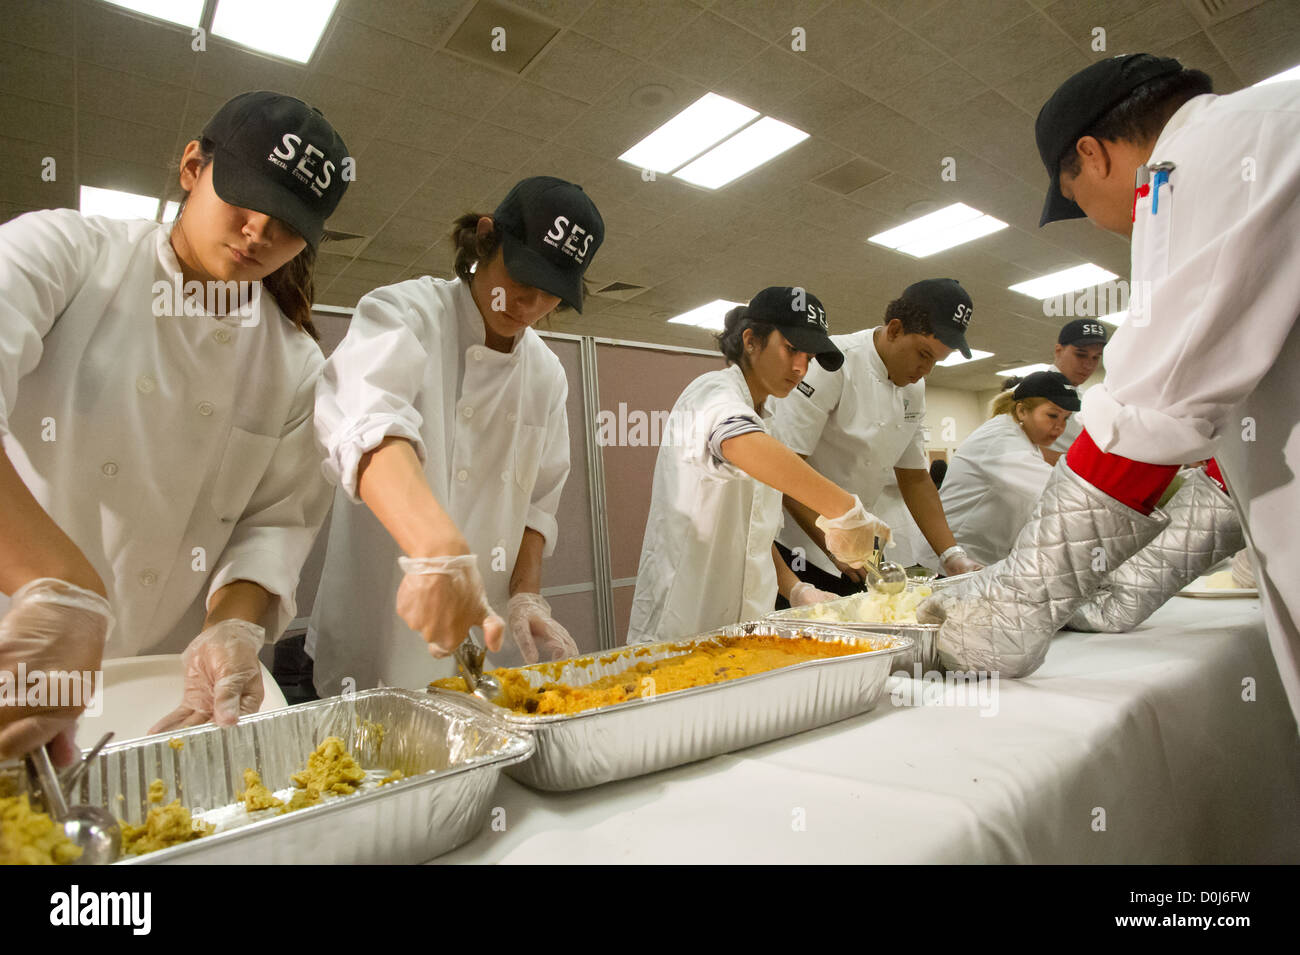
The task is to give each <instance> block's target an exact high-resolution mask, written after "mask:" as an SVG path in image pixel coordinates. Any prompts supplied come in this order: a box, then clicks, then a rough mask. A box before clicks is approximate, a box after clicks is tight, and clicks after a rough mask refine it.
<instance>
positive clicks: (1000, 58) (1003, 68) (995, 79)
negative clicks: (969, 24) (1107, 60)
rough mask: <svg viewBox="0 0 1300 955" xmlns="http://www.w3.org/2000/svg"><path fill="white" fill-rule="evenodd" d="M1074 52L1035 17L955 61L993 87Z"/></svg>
mask: <svg viewBox="0 0 1300 955" xmlns="http://www.w3.org/2000/svg"><path fill="white" fill-rule="evenodd" d="M1077 52H1078V51H1077V49H1076V48H1075V47H1074V46H1073V45H1072V44H1071V43H1070V41H1069V40H1068V39H1067V38H1066V36H1065V34H1063V33H1062V32H1061V30H1060V29H1059V28H1058V27H1057V26H1056V24H1054V23H1053V22H1052V21H1051V20H1049V19H1048V18H1047V17H1045V16H1043V15H1042V14H1039V13H1035V14H1033V15H1032V16H1028V17H1025V18H1024V19H1023V20H1021V21H1019V22H1018V23H1015V24H1014V25H1012V26H1011V27H1009V28H1008V29H1006V30H1004V31H1002V32H1001V33H999V34H998V35H997V36H995V37H992V38H990V39H988V40H985V41H984V42H983V43H978V44H976V45H974V46H970V47H967V48H965V49H963V50H961V52H959V53H958V54H957V57H956V59H957V62H958V63H959V64H961V65H962V66H964V67H965V68H966V69H967V70H969V71H970V72H971V73H973V74H975V75H976V76H977V77H979V78H980V79H981V80H983V81H984V82H985V83H987V84H988V85H990V86H996V85H998V84H999V83H1003V82H1006V81H1007V80H1009V79H1011V78H1012V77H1013V76H1018V75H1019V74H1021V73H1024V72H1025V71H1026V70H1030V69H1032V68H1034V67H1035V66H1038V65H1040V64H1042V63H1045V62H1048V61H1052V62H1056V61H1059V60H1060V59H1061V58H1062V57H1068V56H1072V55H1074V54H1076V53H1077Z"/></svg>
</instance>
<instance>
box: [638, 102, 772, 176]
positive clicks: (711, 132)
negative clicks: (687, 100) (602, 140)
mask: <svg viewBox="0 0 1300 955" xmlns="http://www.w3.org/2000/svg"><path fill="white" fill-rule="evenodd" d="M757 115H758V111H757V110H753V109H750V108H749V107H748V106H742V105H741V104H740V103H737V102H735V101H734V100H729V99H727V98H726V97H725V96H719V95H718V94H717V93H705V94H704V95H703V96H701V97H700V98H699V99H697V100H696V101H695V102H694V103H692V104H691V105H690V106H688V107H686V108H685V109H684V110H682V111H681V112H680V113H678V114H677V115H676V116H674V117H673V118H672V119H670V120H668V122H666V123H664V124H663V125H662V126H660V127H659V128H658V129H656V130H655V131H654V132H653V133H651V134H650V135H649V136H647V137H646V138H645V139H643V140H641V141H640V142H639V143H637V144H636V145H635V146H633V147H632V148H631V149H629V150H628V151H627V152H625V153H623V155H621V156H619V157H618V158H619V159H621V160H623V161H624V162H626V163H631V164H632V165H633V166H639V167H640V168H642V169H653V170H654V171H655V172H672V171H673V170H674V169H676V168H677V167H678V166H680V165H682V163H685V162H688V161H689V160H691V159H692V158H694V157H695V156H698V155H699V154H700V153H702V152H704V150H706V149H708V148H709V147H710V146H712V145H713V144H714V143H717V142H719V141H721V140H723V139H725V138H726V137H728V136H730V135H731V134H732V133H734V132H735V131H736V130H738V129H740V127H742V126H744V125H745V124H746V123H748V122H749V121H750V120H752V119H753V118H754V117H755V116H757Z"/></svg>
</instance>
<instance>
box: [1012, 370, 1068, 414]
mask: <svg viewBox="0 0 1300 955" xmlns="http://www.w3.org/2000/svg"><path fill="white" fill-rule="evenodd" d="M1012 394H1013V396H1014V397H1015V399H1016V401H1023V400H1024V399H1025V398H1046V399H1047V400H1048V401H1050V402H1052V403H1053V404H1056V405H1059V406H1060V407H1062V408H1064V409H1065V410H1066V411H1078V410H1079V408H1080V407H1081V404H1080V401H1079V390H1078V389H1077V388H1075V387H1074V385H1072V384H1070V382H1069V380H1068V379H1067V378H1066V377H1065V376H1064V375H1063V374H1061V373H1060V372H1059V371H1036V372H1034V373H1033V374H1032V375H1026V376H1025V378H1024V380H1023V381H1021V382H1020V384H1018V385H1016V390H1015V391H1014V392H1013V393H1012Z"/></svg>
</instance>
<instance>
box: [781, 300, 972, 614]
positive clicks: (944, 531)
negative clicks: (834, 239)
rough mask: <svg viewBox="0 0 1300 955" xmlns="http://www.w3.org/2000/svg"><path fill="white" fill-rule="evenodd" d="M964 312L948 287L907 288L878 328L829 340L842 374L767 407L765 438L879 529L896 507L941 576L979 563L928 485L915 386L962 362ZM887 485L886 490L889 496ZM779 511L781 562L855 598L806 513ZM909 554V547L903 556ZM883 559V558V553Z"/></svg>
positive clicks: (809, 380) (811, 376) (791, 504)
mask: <svg viewBox="0 0 1300 955" xmlns="http://www.w3.org/2000/svg"><path fill="white" fill-rule="evenodd" d="M973 311H974V306H973V303H972V302H971V297H970V295H969V294H968V293H967V292H966V290H965V289H964V288H962V286H961V283H960V282H958V281H957V280H956V279H949V278H934V279H922V280H921V281H919V282H914V283H912V284H911V285H909V286H908V287H907V288H905V289H903V291H902V294H901V295H899V297H898V298H896V299H894V300H893V301H891V302H890V303H889V304H888V305H887V306H886V307H885V315H884V318H885V321H884V324H882V325H878V326H876V327H874V328H869V329H866V330H864V331H860V332H853V333H852V334H849V335H836V336H835V338H834V339H833V341H834V342H835V345H836V347H837V348H839V349H840V350H841V351H843V353H844V367H843V368H842V369H840V370H839V371H838V372H834V373H832V372H829V371H827V370H825V369H824V368H811V369H809V372H808V376H807V377H806V378H805V379H804V380H803V381H802V382H800V384H799V387H798V388H797V389H796V390H795V391H792V392H791V393H790V395H789V397H787V398H784V399H783V400H781V401H777V402H774V414H775V417H774V431H773V433H774V434H775V435H776V436H777V437H778V438H779V439H780V440H781V441H783V442H785V443H786V444H788V445H789V446H790V447H791V448H793V449H794V450H795V451H796V452H797V453H799V454H801V455H803V456H805V457H806V458H807V460H808V463H809V464H810V465H811V466H812V467H813V468H814V469H816V470H817V471H819V472H821V473H823V474H825V475H826V476H827V477H828V478H830V479H831V480H832V481H835V482H836V483H837V484H839V485H841V486H842V487H845V488H848V489H849V490H851V491H852V492H853V493H855V494H857V495H858V496H859V497H861V498H862V500H863V501H864V502H866V503H867V505H868V506H869V507H871V508H872V510H873V511H879V513H880V516H881V517H882V519H884V520H885V521H889V520H890V515H891V514H894V513H896V512H897V511H898V510H901V509H903V508H905V509H906V511H907V514H908V515H910V519H911V520H912V521H913V522H914V523H915V526H916V528H917V530H918V531H919V534H918V535H916V536H921V537H923V539H924V540H925V541H927V542H928V543H929V544H930V546H931V547H932V548H934V549H935V550H936V551H937V552H938V553H939V555H940V558H941V559H940V564H941V566H942V569H943V572H944V573H945V574H947V575H949V576H953V575H956V574H963V573H968V572H970V571H973V570H977V569H978V568H979V566H980V565H979V564H978V563H977V562H976V561H974V560H973V559H972V558H971V557H970V555H968V554H967V553H966V551H965V549H964V548H963V547H962V546H961V545H960V544H959V543H957V539H956V538H955V537H954V536H953V532H952V530H951V528H950V527H949V526H948V521H947V519H946V518H945V517H944V513H943V506H942V504H941V503H940V501H939V494H938V492H937V491H936V489H935V486H934V482H933V481H931V480H930V472H929V460H928V458H927V457H926V452H925V437H924V433H923V431H922V427H923V425H924V424H925V378H926V376H927V375H929V374H930V372H932V371H933V370H934V367H935V365H936V364H938V363H939V362H941V361H943V360H944V359H945V358H947V357H948V356H949V355H950V354H952V352H953V351H959V352H961V353H962V354H963V355H965V356H966V357H967V358H969V357H970V354H971V352H970V346H969V345H968V344H967V343H966V329H967V327H968V325H969V324H970V320H971V316H972V314H973ZM894 483H896V485H897V491H896V492H894V491H891V490H889V488H890V486H891V484H894ZM882 492H883V493H882ZM785 505H786V509H787V511H788V512H789V515H790V520H788V521H787V522H786V523H785V526H784V529H783V530H782V532H781V536H780V547H781V554H782V556H783V557H784V558H785V560H786V561H788V562H790V563H791V566H792V567H794V570H795V572H796V573H798V574H799V575H800V576H801V577H802V578H803V579H804V580H807V581H809V582H811V583H813V584H815V585H816V586H817V587H819V588H822V589H825V590H826V591H828V592H833V593H837V594H849V593H854V592H856V591H859V590H861V589H862V585H863V583H864V581H865V575H864V574H863V573H862V572H861V571H860V570H855V569H853V568H849V567H844V566H842V563H837V562H835V561H833V560H832V558H831V555H829V554H827V553H826V550H825V548H824V547H823V546H822V541H821V536H822V535H821V534H820V533H819V532H818V530H817V528H816V526H815V521H814V518H815V517H816V515H815V514H810V513H809V512H808V510H807V509H806V508H805V507H802V506H801V505H800V504H799V502H798V501H794V500H789V499H787V500H786V502H785ZM882 507H883V508H887V510H880V509H881V508H882ZM910 536H913V535H911V534H909V537H910ZM916 549H919V547H915V546H914V547H911V548H909V556H911V552H912V551H914V550H916ZM885 556H886V557H887V558H889V557H891V555H890V552H889V551H888V550H887V551H886V553H885ZM909 563H910V561H909Z"/></svg>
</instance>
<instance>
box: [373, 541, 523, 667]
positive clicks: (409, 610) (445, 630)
mask: <svg viewBox="0 0 1300 955" xmlns="http://www.w3.org/2000/svg"><path fill="white" fill-rule="evenodd" d="M397 563H398V565H400V566H401V568H402V571H403V572H404V573H405V574H406V576H405V577H404V578H402V583H401V584H400V585H399V586H398V588H397V615H398V616H399V617H401V618H402V620H404V621H405V622H406V625H407V626H408V627H410V628H411V629H412V630H414V631H415V632H416V633H418V634H419V635H420V636H422V637H424V640H425V642H426V643H428V644H429V653H430V654H431V655H433V656H435V657H445V656H447V655H448V654H450V653H451V652H452V651H453V650H455V649H456V648H457V647H458V646H460V645H461V643H463V642H464V640H465V638H466V637H467V636H468V635H469V628H470V627H482V628H483V640H484V643H485V644H486V646H487V648H488V649H489V650H491V651H492V652H494V653H495V652H496V651H497V650H500V649H501V640H502V637H503V636H504V634H505V622H504V621H503V620H502V619H501V618H500V617H498V616H497V615H496V614H495V613H493V611H492V608H491V607H490V606H488V599H487V593H486V591H484V589H483V578H482V577H481V576H480V575H479V572H478V558H476V557H475V556H474V555H473V554H456V555H452V556H448V557H399V558H397Z"/></svg>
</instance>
